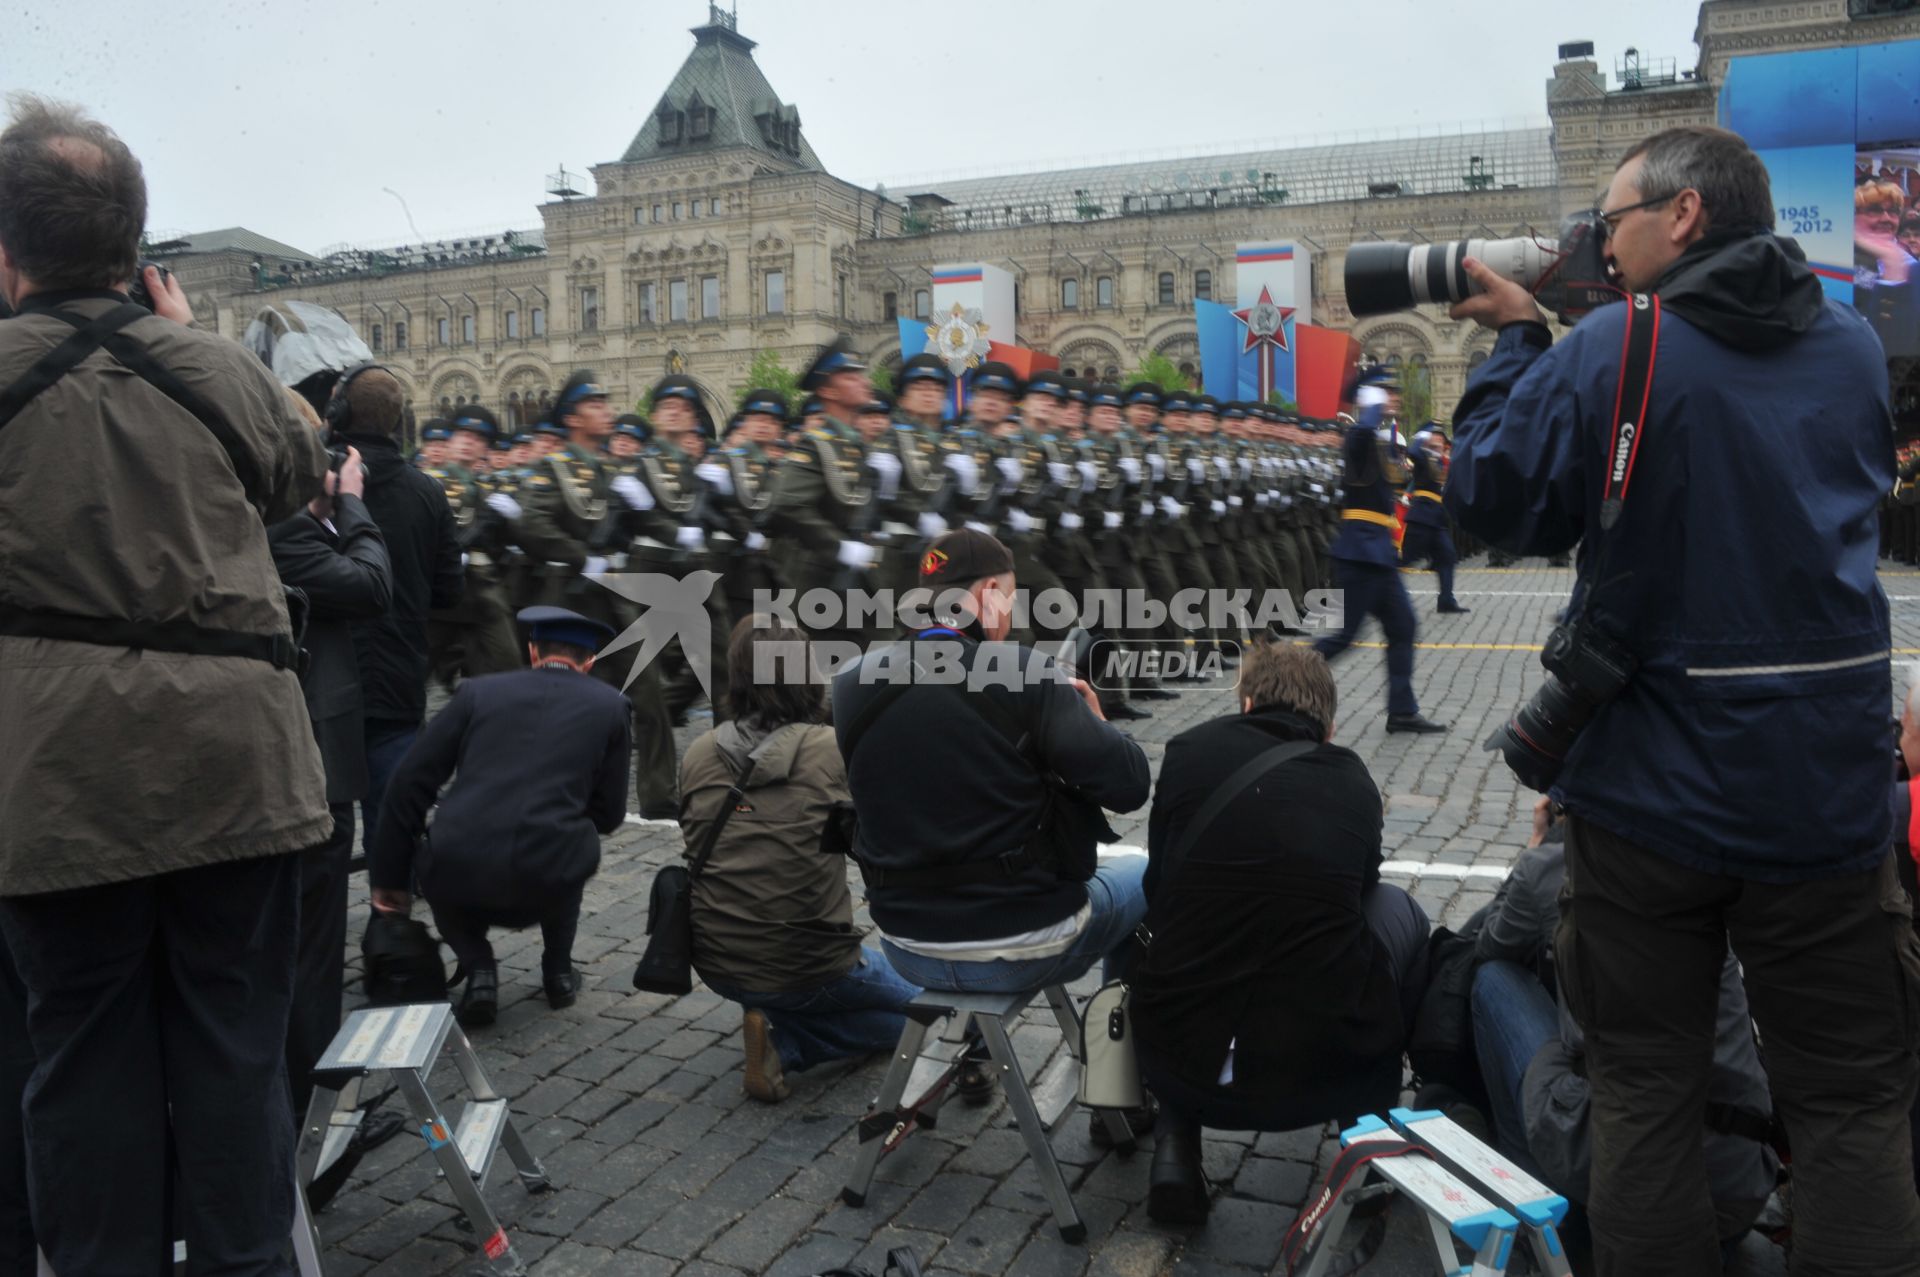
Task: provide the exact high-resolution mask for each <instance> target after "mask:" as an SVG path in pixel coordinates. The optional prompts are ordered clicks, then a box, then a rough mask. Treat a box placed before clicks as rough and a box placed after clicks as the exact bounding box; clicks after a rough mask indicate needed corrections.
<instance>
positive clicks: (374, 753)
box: [360, 718, 420, 855]
mask: <svg viewBox="0 0 1920 1277" xmlns="http://www.w3.org/2000/svg"><path fill="white" fill-rule="evenodd" d="M419 734H420V724H418V723H399V722H395V721H394V720H392V719H390V718H370V719H368V720H367V735H366V741H367V796H366V797H365V798H362V799H361V800H360V850H362V851H364V852H366V853H368V854H369V855H371V854H372V853H373V836H374V833H375V832H376V831H378V829H379V828H380V804H381V803H382V802H383V801H385V799H386V796H387V781H389V780H390V779H392V778H393V773H394V769H395V768H397V767H399V766H400V760H401V759H403V758H405V757H406V756H407V751H408V750H409V749H411V748H413V738H414V737H415V736H418V735H419Z"/></svg>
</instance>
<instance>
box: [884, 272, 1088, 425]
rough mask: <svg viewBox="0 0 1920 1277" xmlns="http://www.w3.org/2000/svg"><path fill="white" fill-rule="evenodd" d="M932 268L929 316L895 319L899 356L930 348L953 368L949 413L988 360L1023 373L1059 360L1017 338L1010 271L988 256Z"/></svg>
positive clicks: (962, 403) (954, 412)
mask: <svg viewBox="0 0 1920 1277" xmlns="http://www.w3.org/2000/svg"><path fill="white" fill-rule="evenodd" d="M931 274H932V276H933V301H932V308H931V311H930V313H929V315H928V317H927V318H926V319H906V318H902V319H901V320H900V321H899V325H900V357H901V358H902V359H910V358H912V357H913V356H915V355H918V354H922V353H930V354H935V355H938V356H940V358H941V359H942V360H944V361H945V363H946V365H947V371H948V372H949V373H951V374H953V394H952V395H951V396H950V397H949V399H948V402H947V411H948V415H949V416H958V415H960V413H961V412H962V411H963V410H964V408H965V406H966V386H967V381H968V378H970V377H971V376H972V374H973V370H974V369H975V368H978V367H979V366H980V365H981V364H983V363H986V362H987V361H988V360H998V361H999V362H1001V363H1004V364H1008V365H1011V366H1012V368H1013V370H1014V371H1015V372H1016V373H1018V374H1019V375H1020V376H1021V377H1023V378H1024V377H1028V376H1031V375H1032V374H1033V373H1034V372H1037V371H1038V370H1039V369H1040V368H1042V367H1047V368H1051V367H1055V366H1057V365H1058V363H1059V361H1058V360H1055V359H1052V358H1050V357H1048V356H1044V355H1037V354H1036V353H1035V352H1033V351H1029V350H1026V349H1024V348H1022V347H1020V346H1019V345H1017V344H1016V342H1015V340H1014V331H1013V275H1012V274H1011V273H1010V272H1008V271H1005V270H1002V269H1001V268H1000V267H998V266H994V265H991V264H989V263H986V262H948V263H944V264H942V265H938V266H935V267H934V268H933V270H932V272H931Z"/></svg>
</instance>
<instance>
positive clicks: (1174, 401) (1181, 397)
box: [1160, 390, 1193, 412]
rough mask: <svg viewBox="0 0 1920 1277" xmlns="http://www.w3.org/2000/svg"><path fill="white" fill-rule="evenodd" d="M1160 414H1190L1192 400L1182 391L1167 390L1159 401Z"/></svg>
mask: <svg viewBox="0 0 1920 1277" xmlns="http://www.w3.org/2000/svg"><path fill="white" fill-rule="evenodd" d="M1160 411H1162V412H1192V411H1193V399H1192V397H1191V396H1189V395H1188V394H1187V392H1186V391H1184V390H1169V391H1168V392H1167V394H1166V397H1165V398H1163V399H1162V400H1161V401H1160Z"/></svg>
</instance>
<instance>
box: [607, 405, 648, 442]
mask: <svg viewBox="0 0 1920 1277" xmlns="http://www.w3.org/2000/svg"><path fill="white" fill-rule="evenodd" d="M613 433H615V434H617V435H626V436H628V437H629V438H633V439H638V440H639V441H640V442H641V443H645V442H646V441H647V440H649V439H651V438H653V427H652V426H651V425H649V424H647V419H646V418H645V417H643V416H641V415H640V414H639V413H637V412H623V413H621V414H620V415H619V416H617V417H615V418H614V419H613Z"/></svg>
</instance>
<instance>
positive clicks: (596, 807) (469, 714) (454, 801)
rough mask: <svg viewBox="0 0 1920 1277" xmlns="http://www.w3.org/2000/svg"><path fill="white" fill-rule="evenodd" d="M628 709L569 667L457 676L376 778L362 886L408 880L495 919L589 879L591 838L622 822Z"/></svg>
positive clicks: (404, 886)
mask: <svg viewBox="0 0 1920 1277" xmlns="http://www.w3.org/2000/svg"><path fill="white" fill-rule="evenodd" d="M631 716H632V707H631V706H630V705H629V704H628V702H627V698H626V697H625V696H623V695H621V694H620V693H619V692H617V691H615V690H614V689H613V688H611V687H608V686H607V685H606V684H605V683H602V682H600V681H599V680H598V679H594V678H588V677H586V676H585V675H581V674H575V673H573V672H572V671H570V670H554V669H532V670H515V671H513V672H512V673H508V674H489V675H486V676H485V677H483V678H474V679H468V680H467V681H466V682H464V683H462V684H461V685H460V690H459V691H457V692H455V693H454V694H453V699H452V700H451V701H449V702H448V703H447V707H446V708H445V709H443V710H441V711H440V712H439V713H438V714H436V715H434V717H433V721H431V722H429V723H428V724H427V725H426V727H425V728H423V729H422V730H421V732H420V735H419V736H418V737H416V738H415V739H414V742H413V747H412V748H411V749H409V750H408V751H407V755H406V757H405V758H403V759H401V760H400V766H399V767H398V768H397V769H396V770H395V771H394V774H393V779H392V780H391V781H389V782H388V784H387V797H386V804H385V806H384V807H382V808H381V812H380V824H379V828H378V831H377V832H376V834H375V836H374V843H373V847H372V849H371V853H370V855H369V857H368V863H367V869H368V880H369V882H370V883H371V885H373V886H375V887H395V888H399V889H401V890H403V891H404V890H411V889H412V888H414V887H415V886H416V885H417V886H418V889H419V892H420V894H421V895H423V896H425V897H426V898H427V899H428V900H431V901H436V902H444V903H447V904H455V905H462V906H466V907H468V908H474V909H484V910H490V911H492V912H493V913H494V914H495V915H496V916H497V917H498V918H500V919H501V920H502V921H505V920H507V919H510V918H524V919H525V920H527V921H532V920H533V919H535V918H538V917H539V916H540V914H541V913H542V911H543V909H544V908H545V907H547V906H550V905H552V904H554V903H557V902H558V901H559V900H560V899H561V898H563V897H564V895H565V893H567V892H568V891H571V890H577V889H578V888H579V887H580V885H581V884H583V883H585V882H586V880H587V879H588V878H590V877H592V876H593V873H594V871H595V870H596V869H597V868H598V867H599V865H600V837H599V835H601V834H609V833H612V832H613V831H614V830H616V829H618V828H619V827H620V824H621V822H622V821H624V820H625V819H626V814H627V762H628V758H629V755H630V753H631V751H632V746H633V741H632V736H631V735H630V732H629V728H628V722H629V720H630V718H631ZM456 771H457V772H458V773H459V774H458V775H457V776H456V775H455V772H456ZM449 776H452V777H453V778H454V779H453V784H452V786H450V787H449V788H448V790H447V792H446V794H445V795H443V796H442V795H440V787H441V786H442V785H445V784H446V783H447V778H448V777H449ZM436 796H438V797H439V799H440V805H439V809H438V810H437V811H436V812H435V813H434V818H433V828H432V831H431V833H429V834H428V839H427V844H426V847H425V848H424V849H423V851H422V852H421V856H420V862H419V863H418V864H417V865H416V864H415V863H414V855H413V849H414V840H415V839H417V838H418V837H419V836H420V835H421V833H422V832H423V831H425V830H426V828H427V812H428V809H429V808H432V807H433V805H434V799H435V798H436Z"/></svg>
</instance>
